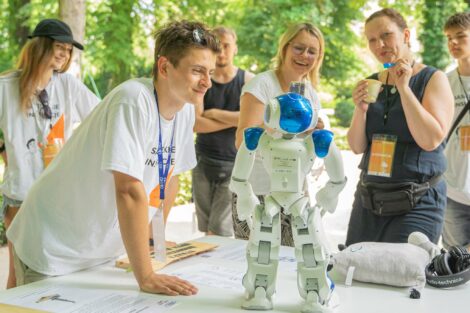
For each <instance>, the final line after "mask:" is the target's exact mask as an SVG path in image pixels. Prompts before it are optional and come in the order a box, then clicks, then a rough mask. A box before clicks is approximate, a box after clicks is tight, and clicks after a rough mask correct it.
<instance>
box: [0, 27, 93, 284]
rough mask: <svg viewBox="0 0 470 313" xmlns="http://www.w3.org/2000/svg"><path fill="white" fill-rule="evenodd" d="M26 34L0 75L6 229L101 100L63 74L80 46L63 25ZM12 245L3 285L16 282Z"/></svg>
mask: <svg viewBox="0 0 470 313" xmlns="http://www.w3.org/2000/svg"><path fill="white" fill-rule="evenodd" d="M29 38H30V40H29V41H28V42H27V43H26V45H25V46H24V47H23V48H22V50H21V53H20V56H19V59H18V63H17V68H16V69H15V70H12V71H8V72H6V73H4V74H2V75H0V128H1V129H2V131H3V134H4V144H5V149H6V153H7V157H8V166H7V167H6V169H5V174H4V181H3V185H2V194H3V206H2V210H1V211H0V214H1V215H3V214H4V222H5V227H6V228H8V227H9V225H10V224H11V222H12V221H13V218H14V217H15V215H16V213H17V212H18V210H19V208H20V205H21V203H22V201H23V200H24V198H25V195H26V194H27V192H28V190H29V188H30V187H31V185H32V184H33V182H34V181H35V180H36V178H38V176H39V175H40V174H41V172H42V171H43V170H44V168H45V166H46V165H48V164H49V162H50V161H51V160H52V158H53V157H54V156H55V155H56V154H57V153H58V151H59V149H60V147H61V145H62V144H63V143H64V142H65V141H66V140H67V139H68V138H69V137H70V136H71V135H72V127H73V125H74V124H75V123H78V122H80V121H82V120H83V119H84V118H85V116H86V115H87V114H88V113H90V112H91V110H92V109H93V108H94V106H95V105H96V104H97V103H98V102H99V99H98V98H97V97H96V96H95V95H94V94H93V93H92V92H90V90H88V88H87V87H86V86H85V85H84V84H83V83H81V82H80V81H79V80H78V79H76V78H75V77H73V76H72V75H69V74H66V73H65V71H66V70H67V69H68V68H69V66H70V63H71V56H72V49H73V46H75V47H76V48H78V49H80V50H83V46H82V45H81V44H80V43H78V42H76V41H75V40H74V39H73V36H72V32H71V30H70V28H69V26H68V25H67V24H65V23H63V22H62V21H59V20H55V19H46V20H43V21H41V22H40V23H39V24H38V25H37V26H36V28H35V29H34V32H33V34H32V35H31V36H30V37H29ZM51 196H52V195H51ZM11 249H12V247H11V245H10V244H9V250H10V251H9V252H10V267H9V277H8V282H7V288H12V287H15V286H16V278H15V272H14V267H13V262H12V251H11Z"/></svg>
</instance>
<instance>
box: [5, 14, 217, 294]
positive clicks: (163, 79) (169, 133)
mask: <svg viewBox="0 0 470 313" xmlns="http://www.w3.org/2000/svg"><path fill="white" fill-rule="evenodd" d="M219 49H220V48H219V44H218V42H217V40H216V39H215V37H214V36H213V35H212V34H211V33H210V32H208V30H207V29H206V27H205V26H204V25H203V24H201V23H197V22H187V21H181V22H174V23H171V24H168V25H167V26H165V27H164V28H163V29H161V30H159V31H158V32H157V35H156V41H155V65H154V71H153V81H152V80H151V79H131V80H129V81H126V82H124V83H123V84H121V85H119V86H118V87H116V88H115V89H114V90H112V91H111V92H110V93H109V95H108V96H107V97H106V98H105V99H104V100H103V103H102V104H101V105H99V106H98V107H97V109H96V110H94V111H93V112H92V113H91V114H90V116H89V117H88V118H87V119H86V120H85V121H84V122H83V123H82V125H81V126H80V127H79V128H78V129H77V130H76V133H75V134H74V136H73V138H72V139H71V140H70V141H69V142H68V143H67V144H66V145H65V146H64V148H63V150H62V151H61V153H60V154H59V155H58V156H57V158H56V159H54V161H53V162H52V163H51V165H50V166H49V167H48V168H47V169H46V171H45V172H44V173H43V175H42V176H41V177H40V178H39V179H38V180H37V181H36V183H35V184H34V185H33V187H32V188H31V190H30V192H29V194H28V195H27V197H26V199H25V201H24V202H23V205H22V207H21V210H20V212H19V213H18V215H17V217H16V218H15V220H14V222H13V224H12V225H11V226H10V229H9V230H8V232H7V236H8V238H9V240H11V241H12V242H13V246H14V251H15V253H14V257H15V271H16V275H17V276H16V277H17V283H18V285H22V284H27V283H30V282H33V281H37V280H41V279H44V278H47V277H48V276H56V275H65V274H69V273H72V272H76V271H79V270H83V269H87V268H90V267H92V266H95V265H99V264H102V263H105V262H108V261H110V260H112V259H114V258H116V257H118V256H119V255H121V254H123V253H124V252H127V254H128V256H129V260H130V263H131V266H132V268H133V272H134V275H135V278H136V280H137V282H138V284H139V287H140V289H141V290H143V291H146V292H150V293H162V294H167V295H192V294H195V293H196V292H197V288H196V287H195V286H193V285H192V284H190V283H189V282H187V281H184V280H182V279H179V278H177V277H174V276H168V275H160V274H156V273H154V272H153V270H152V267H151V263H150V258H149V248H148V238H149V237H148V223H149V220H148V212H149V205H151V206H156V205H158V204H155V203H152V202H158V200H159V199H160V197H159V194H162V192H163V191H164V188H163V189H161V188H160V185H162V186H165V180H166V179H170V177H171V176H172V175H177V174H178V173H180V172H182V171H186V170H189V169H191V168H193V167H194V166H195V163H196V158H195V153H194V143H193V134H192V129H193V125H194V120H195V115H194V114H195V113H194V107H193V105H191V104H189V103H202V101H203V99H204V94H205V92H206V91H207V89H208V88H210V86H211V80H210V74H211V72H212V71H213V70H214V68H215V59H216V53H218V52H219ZM158 164H162V165H163V166H161V167H159V166H158ZM159 177H161V179H159ZM123 243H124V245H123ZM124 248H125V250H124Z"/></svg>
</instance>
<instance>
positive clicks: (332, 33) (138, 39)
mask: <svg viewBox="0 0 470 313" xmlns="http://www.w3.org/2000/svg"><path fill="white" fill-rule="evenodd" d="M58 3H59V1H58V0H41V1H40V0H0V38H3V39H2V40H1V41H0V51H1V53H0V72H1V71H4V70H7V69H10V68H12V67H13V65H14V62H15V59H16V57H17V55H18V52H19V50H20V47H21V46H22V45H23V44H24V42H23V41H22V40H20V37H21V36H19V35H18V34H21V33H22V32H23V33H24V32H26V33H30V32H31V31H32V28H33V27H34V25H36V24H37V22H38V21H39V20H40V19H43V18H50V17H58V7H59V5H58ZM381 7H393V8H395V9H397V10H399V11H400V12H401V13H402V14H403V15H404V16H405V18H406V19H407V21H408V23H409V26H410V27H411V28H415V29H416V33H417V34H419V35H418V40H419V42H420V53H419V56H418V57H419V58H421V59H422V60H423V61H424V63H426V64H429V65H433V66H435V67H438V68H441V69H445V68H446V67H447V66H448V65H449V64H450V61H451V60H450V58H449V56H448V52H447V47H446V40H445V37H444V35H443V32H442V28H443V25H444V22H445V20H446V19H447V18H448V17H449V16H450V15H451V14H453V13H455V12H457V11H462V10H465V9H467V8H468V3H467V2H466V1H463V0H452V1H439V0H387V1H382V0H375V1H366V0H351V1H348V0H313V1H312V0H113V1H105V0H93V1H92V0H90V1H87V10H86V38H85V42H84V44H85V48H86V49H85V52H84V54H83V59H82V62H83V65H82V71H83V72H84V73H87V75H85V76H86V77H85V83H86V84H90V82H91V80H90V79H89V78H90V77H92V78H93V79H94V81H95V82H96V84H97V87H98V90H99V92H100V94H101V96H104V95H106V94H107V93H108V92H109V91H110V90H111V89H112V88H113V87H115V86H116V85H118V84H119V83H121V82H123V81H124V80H127V79H129V78H132V77H138V76H150V75H151V68H152V65H153V55H152V50H153V37H152V34H153V32H154V31H155V30H156V29H158V28H159V27H161V26H163V25H164V24H165V23H167V22H169V21H172V20H175V19H189V20H200V21H203V22H205V23H206V24H208V25H209V26H216V25H220V24H223V25H226V26H229V27H232V28H233V29H235V31H236V32H237V34H238V38H239V40H238V46H239V53H238V56H237V58H236V60H235V62H236V64H237V65H238V66H240V67H243V68H246V69H250V70H252V71H253V72H255V73H257V72H261V71H264V70H266V69H268V68H270V66H271V60H272V58H273V56H274V55H275V53H276V48H277V40H278V38H279V36H280V35H281V34H282V32H283V31H284V30H285V29H286V27H287V26H288V25H290V24H292V23H297V22H301V21H308V22H313V23H315V24H316V25H317V26H319V28H320V29H321V30H322V32H323V34H324V37H325V41H326V56H325V61H324V65H323V68H322V72H321V74H322V82H321V85H320V86H319V91H320V92H321V93H326V94H329V95H330V97H327V98H326V99H328V100H324V101H323V105H324V106H325V107H331V108H335V107H337V106H339V108H338V107H337V109H339V111H338V113H339V115H338V116H337V118H335V117H333V119H332V120H333V122H334V123H336V122H337V123H338V124H339V125H341V126H347V125H348V124H349V120H350V113H351V112H350V111H351V89H352V87H353V85H354V84H355V83H356V82H357V81H358V80H359V79H361V78H363V77H365V76H366V75H368V74H370V73H371V72H374V71H377V70H378V69H380V67H379V65H378V64H377V63H376V62H375V60H374V59H373V57H372V56H371V55H370V54H369V53H368V52H367V46H366V41H365V39H364V36H363V34H362V32H363V24H364V20H365V18H366V16H368V15H369V14H371V13H372V12H373V11H375V10H377V9H379V8H381ZM23 37H24V36H23ZM90 87H91V85H90ZM180 181H181V186H182V188H181V190H182V192H181V193H180V197H179V199H178V202H180V203H181V202H187V201H189V199H190V197H191V192H190V189H188V188H189V186H190V175H189V174H185V175H183V176H182V177H181V179H180Z"/></svg>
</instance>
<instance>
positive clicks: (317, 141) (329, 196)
mask: <svg viewBox="0 0 470 313" xmlns="http://www.w3.org/2000/svg"><path fill="white" fill-rule="evenodd" d="M312 139H313V143H314V146H315V153H316V154H317V156H319V157H324V158H325V168H326V172H327V173H328V176H329V177H330V180H329V181H328V182H327V183H326V185H325V187H323V188H322V189H320V190H319V191H318V192H317V195H316V197H315V199H316V200H317V205H318V206H320V207H321V208H322V209H323V212H322V214H323V213H325V212H330V213H333V212H334V211H335V210H336V205H337V204H338V194H339V193H340V192H341V191H342V190H343V189H344V186H345V185H346V181H347V178H346V176H344V167H343V159H342V158H341V151H340V150H339V149H338V147H337V146H336V145H335V143H334V141H333V133H332V132H330V131H328V130H319V131H315V132H314V133H313V134H312Z"/></svg>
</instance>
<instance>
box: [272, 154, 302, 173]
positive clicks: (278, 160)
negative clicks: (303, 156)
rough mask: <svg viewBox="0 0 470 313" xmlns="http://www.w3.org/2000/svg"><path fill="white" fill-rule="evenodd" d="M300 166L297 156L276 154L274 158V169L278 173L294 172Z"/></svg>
mask: <svg viewBox="0 0 470 313" xmlns="http://www.w3.org/2000/svg"><path fill="white" fill-rule="evenodd" d="M298 166H299V158H295V157H280V156H274V157H273V158H272V170H273V171H274V172H277V173H282V172H292V170H294V169H296V168H297V167H298Z"/></svg>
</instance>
